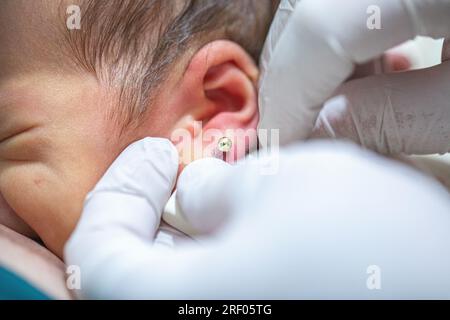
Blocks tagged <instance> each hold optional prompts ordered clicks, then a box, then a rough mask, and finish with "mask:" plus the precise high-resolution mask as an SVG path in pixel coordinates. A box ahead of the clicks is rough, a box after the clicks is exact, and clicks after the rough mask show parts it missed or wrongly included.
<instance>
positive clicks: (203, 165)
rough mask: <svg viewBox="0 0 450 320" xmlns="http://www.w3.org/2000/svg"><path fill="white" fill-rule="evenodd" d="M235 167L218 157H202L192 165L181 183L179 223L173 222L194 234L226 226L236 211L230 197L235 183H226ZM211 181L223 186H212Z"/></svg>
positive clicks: (177, 197)
mask: <svg viewBox="0 0 450 320" xmlns="http://www.w3.org/2000/svg"><path fill="white" fill-rule="evenodd" d="M231 170H233V168H232V166H231V165H229V164H228V163H226V162H224V161H221V160H219V159H215V158H206V159H201V160H198V161H195V162H193V163H191V164H190V165H188V166H187V167H186V168H185V169H184V170H183V172H182V173H181V175H180V177H179V179H178V183H177V191H176V200H175V201H176V202H177V206H178V208H179V212H178V215H179V217H178V220H179V221H178V225H174V224H173V223H171V225H172V226H174V227H176V228H178V229H181V231H183V232H186V233H187V234H189V235H190V236H193V237H195V236H199V235H207V234H211V233H213V232H215V231H217V230H218V229H219V228H220V227H222V226H223V224H224V222H225V221H226V220H227V219H228V218H229V214H230V212H232V210H231V208H230V206H231V205H232V202H231V201H229V195H230V192H229V191H230V189H229V188H230V187H231V186H227V183H226V179H227V177H228V176H229V174H230V172H231ZM208 185H214V186H223V188H220V187H216V188H213V189H211V188H208V187H207V186H208ZM175 223H177V222H176V221H175Z"/></svg>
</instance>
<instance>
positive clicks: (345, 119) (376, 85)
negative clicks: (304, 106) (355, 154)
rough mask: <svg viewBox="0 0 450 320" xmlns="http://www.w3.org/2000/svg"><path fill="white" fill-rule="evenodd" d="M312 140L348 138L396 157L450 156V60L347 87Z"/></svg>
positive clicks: (334, 100)
mask: <svg viewBox="0 0 450 320" xmlns="http://www.w3.org/2000/svg"><path fill="white" fill-rule="evenodd" d="M311 138H336V139H348V140H351V141H353V142H355V143H357V144H360V145H362V146H364V147H366V148H368V149H371V150H374V151H377V152H379V153H382V154H390V155H392V154H394V155H396V154H408V155H411V154H415V155H421V154H434V153H441V154H444V153H447V152H450V62H446V63H444V64H442V65H440V66H438V67H434V68H429V69H425V70H420V71H411V72H405V73H397V74H391V75H375V76H372V77H366V78H363V79H359V80H353V81H350V82H348V83H346V84H344V85H342V86H341V87H340V88H339V90H338V91H337V92H336V97H334V98H332V99H330V100H329V101H327V103H325V105H324V108H323V109H322V111H321V112H320V114H319V118H318V120H317V122H316V125H315V127H314V129H313V133H312V135H311Z"/></svg>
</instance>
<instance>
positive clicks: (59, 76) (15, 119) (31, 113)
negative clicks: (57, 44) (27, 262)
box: [0, 0, 125, 254]
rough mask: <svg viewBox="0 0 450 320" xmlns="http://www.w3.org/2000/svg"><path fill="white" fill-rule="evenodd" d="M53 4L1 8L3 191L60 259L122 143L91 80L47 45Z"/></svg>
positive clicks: (13, 0) (6, 3)
mask: <svg viewBox="0 0 450 320" xmlns="http://www.w3.org/2000/svg"><path fill="white" fill-rule="evenodd" d="M56 2H57V1H28V0H23V1H19V0H2V1H1V4H0V7H1V8H0V30H2V31H1V32H0V192H1V196H2V197H3V198H4V199H5V200H6V202H7V204H8V205H9V206H10V207H12V209H13V211H14V212H16V213H17V215H18V216H20V217H21V218H22V219H23V220H24V221H26V223H27V224H29V225H30V226H31V227H32V228H33V229H34V230H35V231H36V232H37V233H38V234H39V236H40V237H42V240H43V241H44V242H45V243H46V244H47V245H48V246H49V248H50V249H51V250H53V251H54V252H56V253H58V254H61V252H62V246H63V244H64V241H65V239H67V237H68V236H69V234H70V232H71V231H72V230H73V228H74V226H75V224H76V222H77V220H78V216H79V214H80V212H81V207H82V203H83V199H84V197H85V195H86V193H87V192H88V191H89V190H90V189H91V188H92V187H93V186H94V185H95V183H96V181H97V180H98V179H99V178H100V177H101V175H102V174H103V172H104V171H105V170H106V168H107V167H108V166H109V165H110V163H111V162H112V161H113V159H114V158H115V157H116V156H117V155H118V154H119V153H120V151H121V150H122V149H123V147H124V143H125V142H124V141H119V140H120V139H118V138H115V137H117V134H116V132H117V130H116V129H115V128H114V127H111V125H108V121H107V117H106V112H107V109H108V107H107V106H106V105H102V101H105V100H104V99H103V98H104V94H103V93H102V92H101V89H100V87H99V84H98V83H97V81H96V79H95V78H94V77H92V76H90V75H88V74H81V73H79V72H78V73H77V72H76V71H73V72H72V71H71V70H70V67H67V66H66V65H65V63H64V61H65V60H64V58H63V57H60V56H58V51H57V48H56V49H55V48H53V47H52V46H50V45H46V43H47V42H49V43H50V42H51V40H49V39H51V38H52V32H51V31H50V30H51V28H50V27H49V25H48V22H47V21H48V19H41V18H40V17H46V16H48V15H49V14H50V13H49V12H51V10H52V4H51V3H56ZM34 4H39V5H34ZM44 4H45V5H44ZM48 10H49V11H48ZM103 103H104V102H103ZM0 206H1V207H0V214H1V211H6V210H7V209H6V208H5V207H6V206H7V205H6V204H5V203H4V201H0Z"/></svg>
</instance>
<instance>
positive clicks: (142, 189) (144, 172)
mask: <svg viewBox="0 0 450 320" xmlns="http://www.w3.org/2000/svg"><path fill="white" fill-rule="evenodd" d="M177 171H178V153H177V151H176V149H175V147H174V146H173V144H172V143H171V142H170V141H169V140H166V139H159V138H146V139H143V140H141V141H138V142H136V143H134V144H132V145H130V146H129V147H128V148H127V149H125V151H123V153H122V154H121V155H120V156H119V157H118V158H117V160H116V161H115V162H114V163H113V164H112V165H111V167H110V168H109V169H108V170H107V172H106V173H105V175H104V176H103V178H101V180H100V181H99V182H98V184H97V185H96V186H95V188H94V190H92V191H91V192H90V193H89V194H88V196H87V198H86V202H85V206H84V210H83V215H90V216H91V219H90V226H89V227H99V228H103V227H104V226H102V225H96V221H103V220H102V216H103V215H110V216H113V217H114V219H108V221H110V223H113V224H114V223H116V224H122V225H123V224H127V223H128V222H127V221H130V220H132V218H130V216H135V217H136V219H139V220H140V221H146V223H142V224H141V225H140V226H139V228H140V229H139V230H135V227H133V230H134V231H135V232H136V233H139V234H140V235H143V236H145V237H147V238H148V239H149V240H153V236H154V233H155V232H156V229H157V227H158V225H159V222H160V218H161V214H162V210H163V208H164V206H165V204H166V203H167V200H168V199H169V197H170V194H171V193H172V190H173V187H174V185H175V182H176V178H177ZM142 216H143V217H142ZM138 217H141V218H138ZM96 218H98V219H96ZM82 224H83V219H82V220H81V222H80V225H82Z"/></svg>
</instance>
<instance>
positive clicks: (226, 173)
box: [65, 139, 450, 299]
mask: <svg viewBox="0 0 450 320" xmlns="http://www.w3.org/2000/svg"><path fill="white" fill-rule="evenodd" d="M176 158H177V157H176V151H175V149H174V148H173V146H171V145H170V143H169V142H165V141H162V140H154V139H147V140H144V141H141V142H138V143H136V144H134V145H133V146H131V147H130V148H128V149H127V150H126V151H125V152H124V153H123V154H122V155H121V156H120V157H119V159H118V160H117V161H116V162H115V163H114V164H113V166H112V167H111V168H110V169H109V170H108V172H107V173H106V174H105V176H104V177H103V179H102V180H101V181H100V183H99V184H98V186H97V187H96V188H95V189H94V191H93V192H92V193H91V194H90V195H89V197H88V199H87V201H86V204H85V207H84V211H83V214H82V217H81V221H80V223H79V225H78V227H77V229H76V230H75V232H74V234H73V235H72V237H71V239H70V240H69V242H68V244H67V245H66V248H65V257H66V262H67V264H68V265H78V266H79V267H80V270H81V297H84V298H95V299H98V298H115V299H131V298H136V299H145V298H148V299H244V298H246V299H271V298H272V299H276V298H287V299H289V298H335V299H336V298H340V299H345V298H369V299H370V298H371V299H376V298H450V277H449V275H448V270H449V269H450V256H449V255H448V254H447V253H448V248H449V246H450V234H449V232H448V230H449V227H450V215H449V214H448V209H449V207H450V199H449V198H448V194H447V193H446V191H445V190H444V189H443V188H442V187H440V186H439V185H438V184H436V183H435V182H434V181H432V180H431V179H429V178H427V177H425V176H423V175H421V174H419V173H416V172H415V171H412V170H411V169H409V168H407V167H404V166H401V165H399V164H397V163H395V162H390V161H388V160H385V159H383V158H380V157H377V156H374V155H372V154H370V153H366V152H363V151H360V150H359V149H357V148H355V147H351V146H347V145H341V144H332V143H316V144H311V145H305V146H302V147H301V148H292V149H290V150H287V151H283V152H282V153H281V155H280V158H279V165H280V167H279V168H280V170H279V172H278V174H276V175H272V176H262V175H260V168H259V167H258V165H257V164H258V163H259V161H260V160H255V161H256V162H253V163H245V164H242V165H239V166H237V167H228V166H224V165H223V164H222V163H220V162H219V161H217V160H211V159H207V160H200V161H198V162H196V163H194V164H193V165H190V166H188V167H187V168H186V169H185V171H184V172H183V173H182V175H181V176H180V177H179V185H178V191H177V192H178V195H179V196H178V201H179V205H180V206H182V207H183V211H184V212H186V213H187V218H188V219H190V220H191V221H193V220H195V219H197V222H196V223H197V225H198V223H199V222H200V221H201V220H202V219H205V220H207V221H209V227H210V228H211V227H213V225H214V223H217V224H218V225H216V232H217V235H216V236H215V237H214V238H213V239H211V240H209V241H206V240H205V241H204V242H202V244H201V245H200V246H199V245H185V246H181V247H179V248H175V249H172V248H170V247H164V246H156V245H154V243H153V241H154V230H155V229H156V227H157V225H158V219H159V215H160V212H161V211H162V208H163V206H164V203H165V201H167V199H168V197H169V194H170V191H171V189H172V186H173V182H174V180H175V176H176V169H177V164H178V162H177V161H176ZM299 195H301V196H299ZM324 195H326V201H324V200H323V196H324ZM210 215H213V216H215V218H213V219H210V218H208V216H210ZM220 217H222V219H218V218H220ZM214 221H215V222H214ZM193 224H195V222H194V221H193ZM219 229H221V230H219ZM373 265H376V266H378V268H379V269H380V270H381V274H380V276H381V279H380V281H381V285H382V290H379V291H377V290H369V289H368V287H367V284H366V282H367V279H368V278H370V277H369V276H370V275H368V274H367V270H368V268H369V267H370V266H373ZM369 270H372V269H370V268H369ZM405 270H406V271H405Z"/></svg>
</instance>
